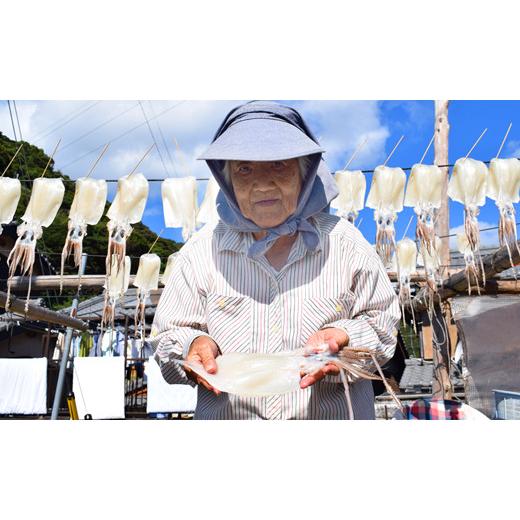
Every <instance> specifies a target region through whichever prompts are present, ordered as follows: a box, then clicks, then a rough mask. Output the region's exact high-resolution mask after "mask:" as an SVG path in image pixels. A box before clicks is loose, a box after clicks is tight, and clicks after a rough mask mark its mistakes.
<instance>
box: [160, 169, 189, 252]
mask: <svg viewBox="0 0 520 520" xmlns="http://www.w3.org/2000/svg"><path fill="white" fill-rule="evenodd" d="M161 193H162V201H163V210H164V224H165V226H166V227H174V228H178V227H181V228H182V239H183V240H184V241H185V242H186V241H187V240H188V239H189V238H190V236H191V235H192V233H193V232H194V231H195V226H196V216H197V181H196V180H195V177H178V178H169V179H165V180H164V181H163V182H162V185H161Z"/></svg>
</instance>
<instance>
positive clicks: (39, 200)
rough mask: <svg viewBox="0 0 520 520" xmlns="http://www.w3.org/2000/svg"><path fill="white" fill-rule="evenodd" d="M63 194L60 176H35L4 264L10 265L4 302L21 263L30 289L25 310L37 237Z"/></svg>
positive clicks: (26, 305) (53, 215) (54, 213)
mask: <svg viewBox="0 0 520 520" xmlns="http://www.w3.org/2000/svg"><path fill="white" fill-rule="evenodd" d="M64 194H65V186H64V185H63V182H62V180H61V179H57V178H54V179H44V178H43V177H39V178H37V179H35V180H34V182H33V188H32V192H31V198H30V199H29V204H28V205H27V209H26V210H25V213H24V214H23V216H22V220H23V222H22V224H20V225H19V226H18V228H17V230H16V233H17V234H18V239H17V240H16V243H15V244H14V247H13V249H12V251H11V253H10V254H9V258H8V259H7V264H8V265H9V280H8V284H7V285H8V290H7V293H8V296H7V305H9V298H10V294H11V281H12V277H13V276H14V274H15V272H16V268H17V267H18V266H19V265H20V266H21V270H22V273H21V274H22V276H23V275H25V274H26V273H27V272H28V273H29V289H28V291H27V298H26V302H25V312H27V308H28V305H29V297H30V295H31V280H32V270H33V265H34V258H35V250H36V241H37V240H38V239H39V238H41V236H42V234H43V229H42V228H44V227H48V226H50V225H51V224H52V222H53V220H54V219H55V217H56V214H57V213H58V210H59V209H60V206H61V203H62V201H63V195H64Z"/></svg>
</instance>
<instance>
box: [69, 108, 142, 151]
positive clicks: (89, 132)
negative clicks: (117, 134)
mask: <svg viewBox="0 0 520 520" xmlns="http://www.w3.org/2000/svg"><path fill="white" fill-rule="evenodd" d="M137 105H138V104H137V103H135V104H134V105H132V106H131V107H130V108H127V109H125V110H123V112H120V113H119V114H117V115H115V116H113V117H111V118H110V119H108V120H106V121H105V122H104V123H101V124H99V125H97V126H96V127H95V128H93V129H92V130H89V131H88V132H86V133H84V134H82V135H80V136H79V137H78V138H76V139H74V141H71V142H70V143H67V144H66V145H65V146H63V147H62V148H60V152H59V153H61V152H63V150H66V149H67V148H69V146H72V145H73V144H76V143H77V142H78V141H81V140H82V139H84V138H85V137H88V136H89V135H91V134H93V133H94V132H96V131H97V130H99V129H100V128H103V127H104V126H106V125H108V124H109V123H111V122H112V121H115V120H116V119H118V118H120V117H121V116H123V115H125V114H126V113H127V112H130V110H133V109H134V108H135V107H136V106H137Z"/></svg>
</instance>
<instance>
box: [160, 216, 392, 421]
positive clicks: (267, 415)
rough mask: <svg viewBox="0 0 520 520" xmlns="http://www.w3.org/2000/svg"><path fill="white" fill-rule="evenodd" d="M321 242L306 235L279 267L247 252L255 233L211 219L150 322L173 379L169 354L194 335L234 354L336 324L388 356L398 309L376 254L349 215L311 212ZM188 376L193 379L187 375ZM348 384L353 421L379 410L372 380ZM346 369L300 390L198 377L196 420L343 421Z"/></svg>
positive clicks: (177, 371) (176, 371)
mask: <svg viewBox="0 0 520 520" xmlns="http://www.w3.org/2000/svg"><path fill="white" fill-rule="evenodd" d="M312 222H313V224H314V225H315V227H316V229H317V230H318V231H319V236H320V244H319V246H318V248H317V249H316V250H315V251H312V252H311V251H308V250H307V249H306V248H305V246H304V243H303V240H302V238H301V236H298V238H297V239H296V241H295V242H294V244H293V246H292V249H291V252H290V253H289V257H288V259H287V262H286V264H285V266H284V267H283V268H282V269H281V270H280V271H277V270H276V269H274V268H273V267H272V266H271V264H270V263H269V262H268V261H267V259H266V258H265V256H261V257H260V258H257V259H251V258H248V257H247V250H248V248H249V246H250V245H251V244H252V242H253V240H254V237H253V235H252V234H251V233H243V232H237V231H233V230H231V229H230V228H229V227H227V226H226V225H225V224H223V223H222V222H219V223H218V224H216V225H213V226H206V227H204V228H203V229H202V230H201V231H199V232H198V233H197V234H195V235H194V236H193V237H192V238H191V239H190V240H189V241H188V242H187V243H186V244H185V245H184V246H183V248H182V249H181V250H180V253H179V255H178V258H177V261H176V263H175V265H174V267H173V270H172V273H171V275H170V279H169V280H168V282H167V284H166V286H165V288H164V290H163V293H162V295H161V299H160V301H159V304H158V306H157V311H156V314H155V319H154V322H153V326H152V333H151V345H152V348H153V349H154V351H155V354H156V359H157V360H158V362H159V365H160V366H161V371H162V374H163V377H164V378H165V380H166V381H167V382H169V383H172V384H173V383H187V382H188V380H187V378H186V375H185V373H184V371H183V369H182V368H181V366H180V365H179V364H178V363H174V362H173V361H171V359H172V358H177V359H181V358H185V357H186V355H187V353H188V350H189V347H190V345H191V343H192V341H193V340H194V339H195V338H196V337H198V336H201V335H209V336H210V337H212V338H213V339H214V340H215V342H216V343H217V345H218V346H219V348H220V350H221V351H222V353H223V354H226V353H227V352H262V353H274V352H280V351H286V350H294V349H297V348H300V347H302V346H304V345H305V343H306V342H307V340H308V339H309V337H310V336H311V335H312V334H313V333H315V332H316V331H318V330H319V329H321V328H325V327H338V328H341V329H343V330H344V331H345V332H346V333H347V334H348V336H349V338H350V342H349V345H350V346H352V347H365V348H370V349H373V350H374V351H377V352H378V353H379V354H380V355H381V356H382V358H383V360H384V361H383V362H385V361H386V360H388V359H390V358H391V357H392V355H393V352H394V349H395V345H396V335H397V331H396V328H395V327H396V325H397V323H398V321H399V317H400V310H399V305H398V300H397V296H396V294H395V292H394V289H393V287H392V284H391V283H390V280H389V278H388V276H387V274H386V271H385V269H384V267H383V264H382V263H381V261H380V259H379V257H378V256H377V254H376V253H375V251H374V249H373V248H372V247H371V246H370V244H369V243H368V242H367V241H366V240H365V239H364V238H363V236H362V235H361V233H360V232H359V230H358V229H356V228H355V227H354V226H353V225H352V224H351V223H349V222H348V221H347V220H345V219H340V218H338V217H336V216H333V215H328V214H325V213H321V214H319V215H316V216H314V217H313V218H312ZM190 383H191V382H190ZM350 388H351V398H352V405H353V410H354V417H355V418H356V419H373V418H374V415H375V414H374V394H373V392H372V384H371V382H370V381H367V380H357V381H356V382H355V383H354V384H353V385H351V386H350ZM346 418H348V412H347V404H346V398H345V393H344V388H343V385H342V383H341V380H340V377H339V376H333V375H327V376H326V377H325V378H324V379H322V380H321V381H319V382H318V383H316V384H314V385H312V386H310V387H308V388H306V389H304V390H301V389H300V390H297V391H295V392H291V393H287V394H283V395H276V396H272V397H265V398H249V397H248V398H246V397H240V396H236V395H232V394H227V393H222V394H221V395H219V396H216V395H214V394H213V392H210V391H208V390H206V389H205V388H204V387H202V386H201V385H199V387H198V398H197V408H196V410H195V419H346Z"/></svg>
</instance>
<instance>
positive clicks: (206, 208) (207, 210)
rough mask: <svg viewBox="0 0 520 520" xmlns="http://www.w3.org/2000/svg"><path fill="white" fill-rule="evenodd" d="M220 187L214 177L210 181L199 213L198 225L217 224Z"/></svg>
mask: <svg viewBox="0 0 520 520" xmlns="http://www.w3.org/2000/svg"><path fill="white" fill-rule="evenodd" d="M218 191H219V186H218V183H217V181H216V180H215V178H214V177H213V176H211V177H210V178H209V180H208V185H207V186H206V193H205V194H204V199H203V201H202V204H201V205H200V208H199V210H198V212H197V225H201V224H207V223H209V222H217V221H218V220H219V215H218V212H217V195H218Z"/></svg>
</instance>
